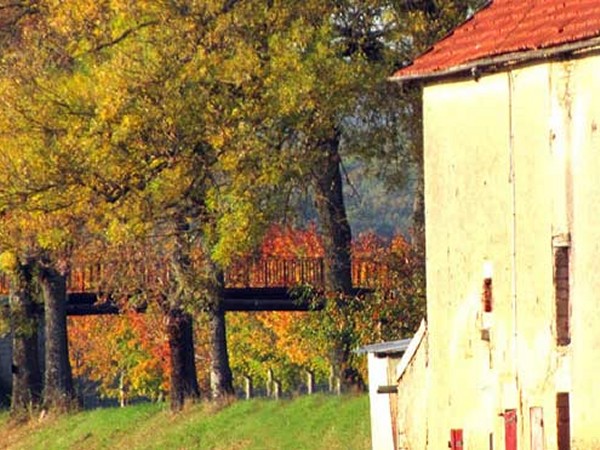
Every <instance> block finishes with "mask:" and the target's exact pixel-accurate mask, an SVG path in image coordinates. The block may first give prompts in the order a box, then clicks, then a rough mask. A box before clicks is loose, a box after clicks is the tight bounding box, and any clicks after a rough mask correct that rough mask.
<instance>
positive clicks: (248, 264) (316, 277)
mask: <svg viewBox="0 0 600 450" xmlns="http://www.w3.org/2000/svg"><path fill="white" fill-rule="evenodd" d="M324 279H325V278H324V268H323V259H322V258H295V259H292V258H277V257H267V258H251V259H244V260H240V261H237V262H236V263H234V264H232V265H231V266H230V267H229V268H228V270H227V271H226V272H225V286H226V287H230V288H269V287H291V286H297V285H303V284H309V285H311V286H315V287H322V286H323V284H324Z"/></svg>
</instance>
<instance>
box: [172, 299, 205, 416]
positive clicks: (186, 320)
mask: <svg viewBox="0 0 600 450" xmlns="http://www.w3.org/2000/svg"><path fill="white" fill-rule="evenodd" d="M167 336H168V339H169V349H170V351H171V391H170V398H171V410H172V411H181V409H182V408H183V405H184V403H185V401H186V400H195V399H198V398H199V397H200V388H199V387H198V378H197V375H196V361H195V352H194V329H193V321H192V316H191V315H190V314H188V313H186V312H184V311H183V310H182V309H179V308H173V309H171V310H170V311H169V312H168V318H167Z"/></svg>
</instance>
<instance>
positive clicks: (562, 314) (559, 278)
mask: <svg viewBox="0 0 600 450" xmlns="http://www.w3.org/2000/svg"><path fill="white" fill-rule="evenodd" d="M569 294H570V293H569V247H556V248H555V249H554V295H555V302H556V342H557V344H558V345H568V344H570V343H571V329H570V315H571V311H570V310H571V301H570V295H569Z"/></svg>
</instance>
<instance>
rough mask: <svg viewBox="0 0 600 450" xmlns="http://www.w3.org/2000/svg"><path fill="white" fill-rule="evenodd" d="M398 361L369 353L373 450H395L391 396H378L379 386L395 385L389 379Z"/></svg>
mask: <svg viewBox="0 0 600 450" xmlns="http://www.w3.org/2000/svg"><path fill="white" fill-rule="evenodd" d="M394 361H395V362H397V359H395V360H390V358H388V357H387V356H383V357H380V356H377V355H376V354H374V353H369V356H368V364H369V405H370V415H371V442H372V448H373V450H394V433H393V430H392V428H393V427H392V408H391V405H390V395H389V394H378V393H377V388H378V387H379V386H388V385H390V384H393V383H392V381H391V380H390V378H389V375H388V374H389V365H390V363H391V364H393V365H395V363H394Z"/></svg>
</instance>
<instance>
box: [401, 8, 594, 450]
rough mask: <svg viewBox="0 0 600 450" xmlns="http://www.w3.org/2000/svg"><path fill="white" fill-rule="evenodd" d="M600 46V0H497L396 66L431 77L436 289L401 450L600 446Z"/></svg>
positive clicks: (427, 148) (429, 193)
mask: <svg viewBox="0 0 600 450" xmlns="http://www.w3.org/2000/svg"><path fill="white" fill-rule="evenodd" d="M599 50H600V0H567V1H559V0H495V1H492V2H488V3H487V5H486V6H485V7H483V8H482V9H481V10H480V11H478V12H477V13H476V14H475V15H474V17H472V18H471V19H469V20H468V21H467V22H465V23H464V24H463V25H461V26H460V27H458V28H457V29H456V30H455V31H454V32H453V33H452V34H450V35H449V36H447V37H446V38H445V39H443V40H442V41H440V42H439V43H437V44H436V45H435V46H433V48H431V49H430V50H429V51H428V52H427V53H425V54H424V55H422V56H421V57H420V58H418V59H417V60H416V61H414V63H413V64H412V65H411V66H408V67H406V68H404V69H402V70H400V71H398V72H397V73H396V74H394V76H393V80H395V81H397V82H401V83H415V82H416V83H420V84H422V86H423V111H424V113H423V114H424V173H425V203H426V229H427V231H426V238H427V247H426V250H427V284H428V286H427V292H428V299H427V302H428V318H427V322H428V323H427V333H426V336H425V338H424V343H425V345H423V344H421V345H420V346H419V349H418V351H417V352H416V355H415V357H414V358H413V359H412V361H410V362H408V365H407V368H406V370H408V372H407V375H406V376H403V377H401V378H400V381H399V387H398V390H399V397H400V398H402V392H411V395H414V392H415V391H418V392H420V395H421V399H424V400H422V401H423V402H424V404H425V407H424V411H423V413H422V414H421V413H417V416H413V417H410V415H406V414H405V415H404V416H403V417H399V418H398V424H399V425H398V427H399V433H401V434H402V433H403V434H404V436H407V437H410V436H416V438H413V441H412V442H410V439H408V441H407V442H406V443H404V444H403V443H402V442H400V441H399V447H398V448H410V449H417V448H418V449H436V450H437V449H442V448H448V447H450V448H453V449H474V450H485V449H506V450H513V449H517V448H518V449H532V450H541V449H548V450H552V449H561V450H566V449H574V450H593V449H600V409H599V408H598V405H600V382H599V381H598V379H599V377H600V326H599V323H600V301H599V297H600V275H599V273H598V272H596V268H597V267H596V265H597V264H599V263H600V51H599ZM597 207H598V210H596V209H597ZM400 402H402V400H400ZM405 406H406V405H402V404H401V405H400V406H399V410H403V408H404V410H406V408H405ZM402 445H403V446H404V447H402Z"/></svg>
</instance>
